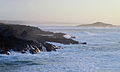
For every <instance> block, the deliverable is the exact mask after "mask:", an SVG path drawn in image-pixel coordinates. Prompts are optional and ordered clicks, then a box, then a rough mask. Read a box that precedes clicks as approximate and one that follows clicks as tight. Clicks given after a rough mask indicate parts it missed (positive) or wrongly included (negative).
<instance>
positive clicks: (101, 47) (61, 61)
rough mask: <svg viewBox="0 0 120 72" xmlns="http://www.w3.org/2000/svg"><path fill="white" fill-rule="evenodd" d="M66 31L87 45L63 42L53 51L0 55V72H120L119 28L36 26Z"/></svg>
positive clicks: (46, 29) (55, 30) (49, 29)
mask: <svg viewBox="0 0 120 72" xmlns="http://www.w3.org/2000/svg"><path fill="white" fill-rule="evenodd" d="M39 28H41V29H43V30H45V31H52V32H57V33H58V32H61V33H66V34H67V35H68V36H69V35H72V36H75V37H76V38H75V39H74V40H77V41H79V42H80V43H82V42H87V44H86V45H82V44H74V45H73V44H70V45H64V44H60V43H53V42H51V43H52V44H55V45H56V46H62V47H63V49H58V50H57V51H52V52H40V53H38V54H34V55H32V54H21V53H16V52H12V54H11V55H0V72H120V28H115V27H113V28H111V27H110V28H109V27H107V28H97V27H90V28H89V27H75V26H39Z"/></svg>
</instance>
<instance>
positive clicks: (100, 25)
mask: <svg viewBox="0 0 120 72" xmlns="http://www.w3.org/2000/svg"><path fill="white" fill-rule="evenodd" d="M78 26H79V27H118V26H116V25H112V24H108V23H103V22H95V23H92V24H82V25H78Z"/></svg>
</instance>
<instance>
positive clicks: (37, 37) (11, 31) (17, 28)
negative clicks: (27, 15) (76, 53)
mask: <svg viewBox="0 0 120 72" xmlns="http://www.w3.org/2000/svg"><path fill="white" fill-rule="evenodd" d="M64 35H65V34H64V33H53V32H49V31H43V30H41V29H39V28H37V27H31V26H25V25H12V24H3V23H0V54H7V55H9V54H11V51H16V52H21V53H23V54H24V53H31V54H36V53H38V52H41V51H47V52H50V51H56V49H59V48H61V47H60V46H58V47H57V46H55V45H53V44H50V43H47V42H56V43H62V44H79V42H78V41H75V40H73V39H67V38H65V37H64Z"/></svg>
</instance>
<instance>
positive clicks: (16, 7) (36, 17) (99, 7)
mask: <svg viewBox="0 0 120 72" xmlns="http://www.w3.org/2000/svg"><path fill="white" fill-rule="evenodd" d="M119 19H120V0H0V20H25V21H40V22H69V23H92V22H96V21H102V22H107V23H112V24H116V25H120V20H119Z"/></svg>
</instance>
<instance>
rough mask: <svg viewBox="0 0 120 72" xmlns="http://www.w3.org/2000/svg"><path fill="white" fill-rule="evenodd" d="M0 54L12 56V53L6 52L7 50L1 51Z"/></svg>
mask: <svg viewBox="0 0 120 72" xmlns="http://www.w3.org/2000/svg"><path fill="white" fill-rule="evenodd" d="M0 54H6V55H10V54H11V53H10V51H6V50H0Z"/></svg>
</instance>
